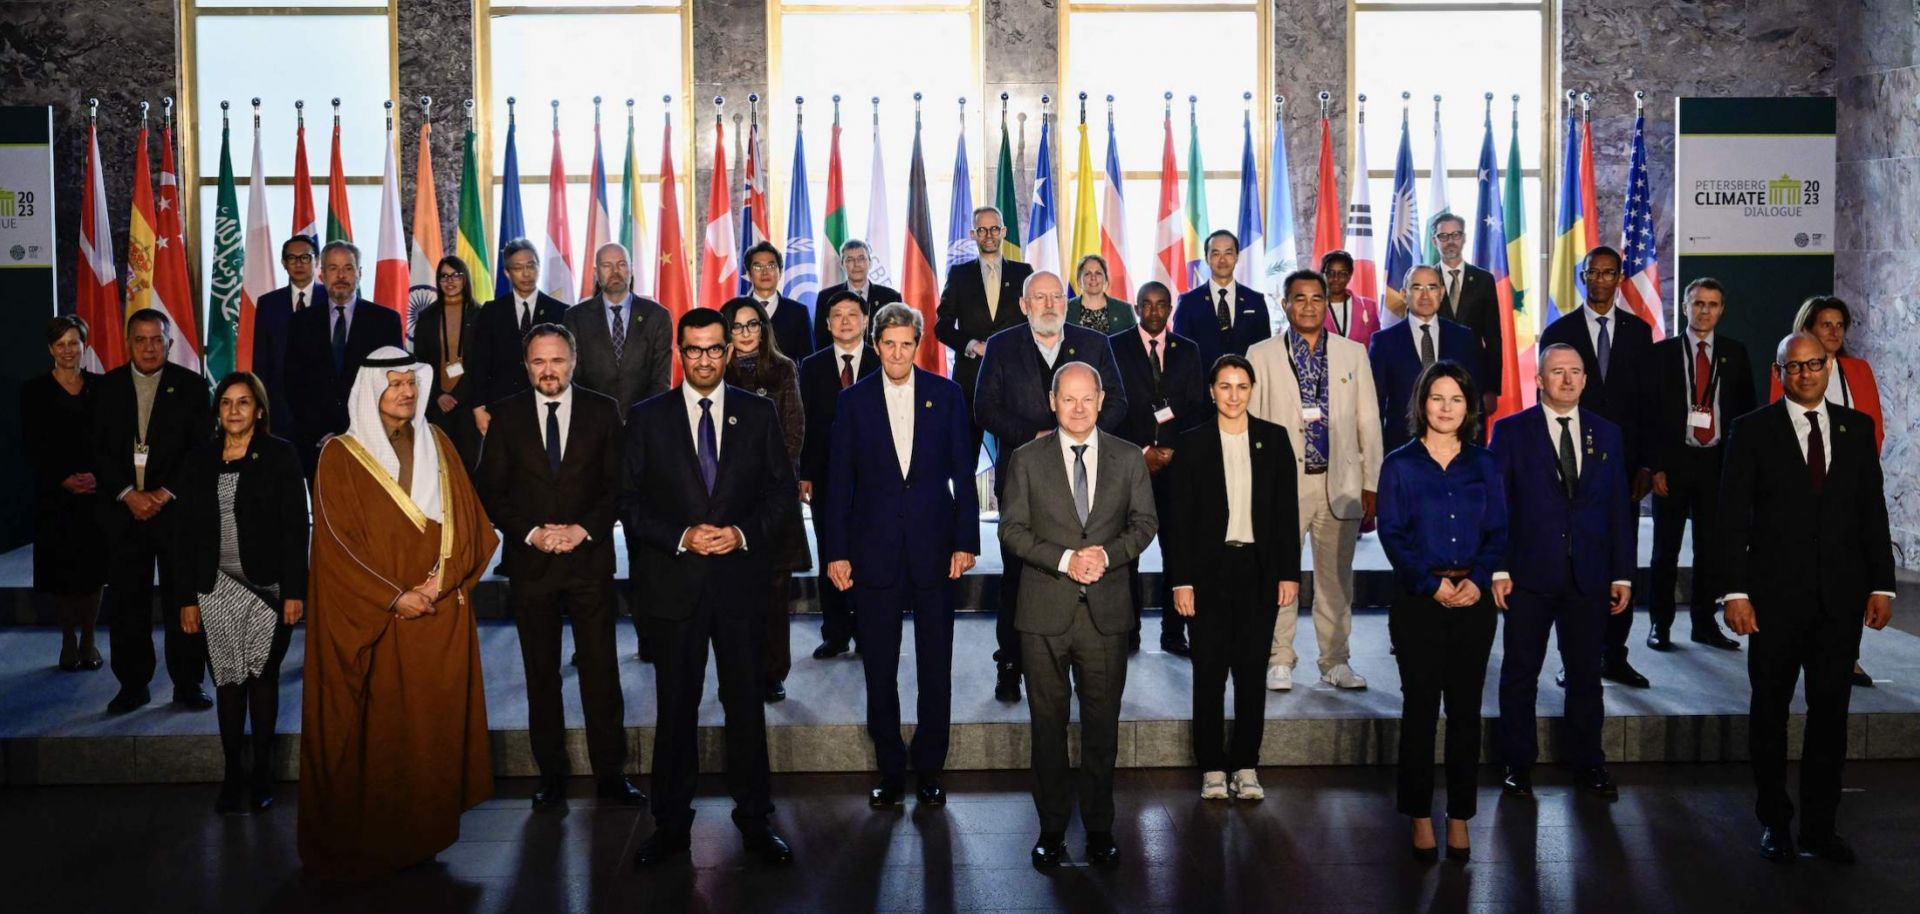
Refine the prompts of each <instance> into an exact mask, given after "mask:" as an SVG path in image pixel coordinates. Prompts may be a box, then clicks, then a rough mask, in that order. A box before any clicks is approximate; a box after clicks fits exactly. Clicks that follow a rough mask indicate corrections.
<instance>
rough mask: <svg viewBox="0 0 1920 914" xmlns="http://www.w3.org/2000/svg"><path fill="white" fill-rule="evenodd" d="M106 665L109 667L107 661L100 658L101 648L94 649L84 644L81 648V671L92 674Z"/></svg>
mask: <svg viewBox="0 0 1920 914" xmlns="http://www.w3.org/2000/svg"><path fill="white" fill-rule="evenodd" d="M106 665H107V663H106V661H105V660H102V659H101V658H100V649H99V648H97V647H94V646H93V645H91V644H83V645H81V646H80V668H81V669H83V670H86V671H88V672H92V671H94V670H97V669H99V668H101V667H103V666H106Z"/></svg>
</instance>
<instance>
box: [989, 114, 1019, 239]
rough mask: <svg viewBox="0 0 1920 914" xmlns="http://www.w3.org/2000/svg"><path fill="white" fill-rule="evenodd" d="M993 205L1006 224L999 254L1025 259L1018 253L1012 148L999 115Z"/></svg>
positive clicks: (1002, 119)
mask: <svg viewBox="0 0 1920 914" xmlns="http://www.w3.org/2000/svg"><path fill="white" fill-rule="evenodd" d="M995 170H996V171H997V172H998V175H999V176H998V177H997V178H996V179H995V180H994V187H993V205H994V206H996V207H998V208H999V210H1000V221H1001V222H1003V223H1005V224H1006V226H1007V233H1006V235H1004V236H1002V237H1003V238H1004V239H1005V240H1003V241H1001V242H1000V255H1001V256H1002V257H1005V258H1006V259H1008V260H1025V259H1026V258H1024V257H1022V256H1021V254H1020V192H1019V191H1018V190H1015V189H1014V186H1013V185H1014V177H1015V175H1014V173H1013V148H1012V144H1011V143H1009V142H1008V141H1007V118H1006V115H1005V114H1002V115H1001V117H1000V160H999V162H998V163H996V165H995Z"/></svg>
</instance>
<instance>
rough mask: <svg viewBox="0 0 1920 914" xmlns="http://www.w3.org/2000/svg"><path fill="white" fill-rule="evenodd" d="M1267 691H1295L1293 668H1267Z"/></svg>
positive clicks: (1277, 666)
mask: <svg viewBox="0 0 1920 914" xmlns="http://www.w3.org/2000/svg"><path fill="white" fill-rule="evenodd" d="M1267 690H1268V691H1270V692H1291V691H1293V667H1290V666H1279V665H1277V664H1276V665H1274V666H1270V667H1267Z"/></svg>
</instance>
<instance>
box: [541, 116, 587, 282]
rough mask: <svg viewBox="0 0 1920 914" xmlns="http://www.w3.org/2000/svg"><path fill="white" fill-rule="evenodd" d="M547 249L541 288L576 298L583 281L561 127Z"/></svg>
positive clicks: (552, 170)
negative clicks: (569, 219) (575, 265)
mask: <svg viewBox="0 0 1920 914" xmlns="http://www.w3.org/2000/svg"><path fill="white" fill-rule="evenodd" d="M546 247H547V249H546V253H544V254H542V255H540V260H541V263H542V272H543V273H545V274H546V275H544V276H543V277H541V280H540V289H541V291H543V292H546V293H547V294H548V295H551V296H553V297H554V298H557V299H559V300H561V301H575V300H576V299H575V298H574V297H573V296H574V293H575V292H577V291H579V285H580V283H579V280H578V277H577V275H576V274H575V273H574V270H573V229H572V227H571V226H569V225H568V224H567V167H566V165H565V163H564V162H563V161H562V160H561V158H560V127H559V126H558V125H557V124H556V125H555V126H554V128H553V159H552V161H551V162H550V163H549V164H548V165H547V246H546Z"/></svg>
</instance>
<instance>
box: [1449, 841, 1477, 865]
mask: <svg viewBox="0 0 1920 914" xmlns="http://www.w3.org/2000/svg"><path fill="white" fill-rule="evenodd" d="M1471 859H1473V848H1472V847H1471V846H1468V847H1454V846H1453V845H1451V844H1449V845H1447V860H1448V861H1449V862H1451V863H1465V862H1467V861H1468V860H1471Z"/></svg>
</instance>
